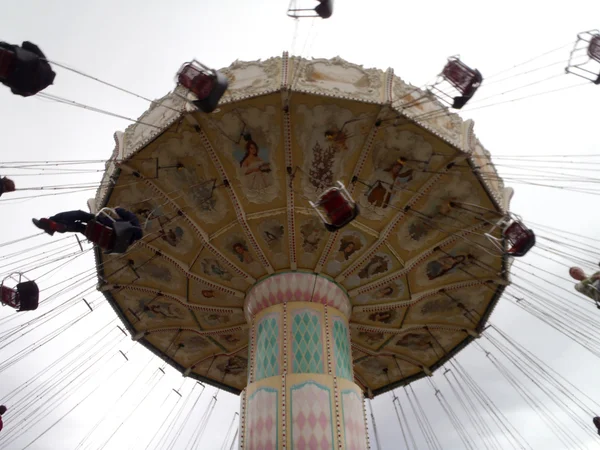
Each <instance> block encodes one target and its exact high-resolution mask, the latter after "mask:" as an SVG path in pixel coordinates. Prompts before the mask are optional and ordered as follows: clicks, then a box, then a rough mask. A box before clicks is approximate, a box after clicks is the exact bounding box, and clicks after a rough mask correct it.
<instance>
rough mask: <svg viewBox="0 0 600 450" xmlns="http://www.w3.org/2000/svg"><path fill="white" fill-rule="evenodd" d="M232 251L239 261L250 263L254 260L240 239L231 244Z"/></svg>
mask: <svg viewBox="0 0 600 450" xmlns="http://www.w3.org/2000/svg"><path fill="white" fill-rule="evenodd" d="M233 252H234V254H235V256H236V257H237V258H238V259H239V260H240V262H243V263H244V264H250V263H251V262H253V261H254V259H253V258H252V255H251V254H250V252H249V251H248V247H247V246H246V243H245V242H242V241H240V242H236V243H235V244H233Z"/></svg>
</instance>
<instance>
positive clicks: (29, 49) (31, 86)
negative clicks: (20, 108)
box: [0, 42, 56, 97]
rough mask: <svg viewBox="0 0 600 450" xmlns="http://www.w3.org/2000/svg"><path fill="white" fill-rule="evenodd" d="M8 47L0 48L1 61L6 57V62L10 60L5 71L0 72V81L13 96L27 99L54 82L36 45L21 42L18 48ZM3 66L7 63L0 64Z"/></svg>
mask: <svg viewBox="0 0 600 450" xmlns="http://www.w3.org/2000/svg"><path fill="white" fill-rule="evenodd" d="M9 47H10V48H6V47H2V48H0V51H2V52H3V53H4V55H3V56H2V57H1V59H2V60H4V58H5V57H6V58H7V61H9V60H11V61H10V63H9V65H8V66H6V67H5V70H6V71H5V72H4V73H3V72H2V71H0V81H1V82H2V83H3V84H4V85H6V86H8V87H9V88H10V90H11V91H12V93H13V94H15V95H20V96H22V97H29V96H31V95H35V94H37V93H38V92H40V91H43V90H44V89H46V88H47V87H48V86H50V85H51V84H52V83H53V82H54V78H55V77H56V74H55V73H54V71H53V70H52V68H51V67H50V64H49V63H48V61H46V56H45V55H44V53H43V52H42V51H41V50H40V49H39V47H38V46H37V45H35V44H32V43H31V42H23V45H22V46H20V47H19V46H17V45H11V46H9ZM7 53H10V54H12V56H11V55H7ZM5 64H7V63H1V65H5Z"/></svg>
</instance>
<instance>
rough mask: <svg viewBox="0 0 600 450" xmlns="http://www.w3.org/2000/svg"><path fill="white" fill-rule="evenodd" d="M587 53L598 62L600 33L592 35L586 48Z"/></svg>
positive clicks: (599, 56)
mask: <svg viewBox="0 0 600 450" xmlns="http://www.w3.org/2000/svg"><path fill="white" fill-rule="evenodd" d="M587 54H588V56H589V57H590V58H592V59H593V60H594V61H597V62H600V35H598V34H597V35H595V36H594V37H592V39H591V40H590V45H589V46H588V49H587Z"/></svg>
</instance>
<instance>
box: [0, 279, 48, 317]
mask: <svg viewBox="0 0 600 450" xmlns="http://www.w3.org/2000/svg"><path fill="white" fill-rule="evenodd" d="M39 298H40V290H39V288H38V285H37V284H36V282H35V281H31V280H29V279H27V278H26V277H25V275H23V274H22V273H12V274H10V275H9V276H7V277H6V278H4V280H2V285H0V301H1V302H2V305H6V306H10V307H11V308H14V309H16V310H17V311H19V312H21V311H35V310H36V309H37V307H38V304H39Z"/></svg>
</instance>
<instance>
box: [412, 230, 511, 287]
mask: <svg viewBox="0 0 600 450" xmlns="http://www.w3.org/2000/svg"><path fill="white" fill-rule="evenodd" d="M477 244H479V245H480V246H482V247H483V246H485V245H487V246H488V247H489V243H488V242H487V239H486V238H485V237H481V236H478V235H473V234H469V235H468V236H467V237H465V239H456V240H455V241H453V242H451V243H450V244H448V245H442V246H440V247H439V248H438V250H436V251H434V252H432V253H431V254H430V255H429V256H428V257H426V258H425V259H424V260H423V261H422V262H420V263H419V264H417V265H416V266H415V267H413V268H412V269H411V271H410V272H409V274H408V282H409V284H410V290H411V293H412V294H413V295H414V294H417V293H422V292H425V291H428V290H434V289H440V288H442V287H443V286H445V285H448V284H452V283H458V282H461V281H472V280H478V279H481V280H497V281H498V282H501V276H500V274H501V271H502V258H501V257H500V255H499V254H497V255H493V254H490V253H488V252H487V251H485V250H484V249H483V248H481V247H480V246H478V245H477Z"/></svg>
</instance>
